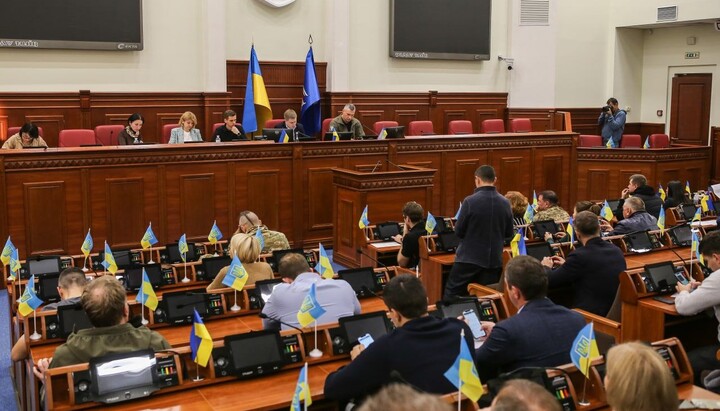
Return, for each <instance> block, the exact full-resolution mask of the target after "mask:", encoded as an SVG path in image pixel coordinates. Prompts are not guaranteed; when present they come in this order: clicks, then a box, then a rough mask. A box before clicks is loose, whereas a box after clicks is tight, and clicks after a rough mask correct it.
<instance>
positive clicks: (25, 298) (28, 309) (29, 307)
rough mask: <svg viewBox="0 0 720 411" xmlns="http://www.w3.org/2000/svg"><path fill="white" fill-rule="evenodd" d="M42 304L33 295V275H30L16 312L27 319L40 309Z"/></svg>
mask: <svg viewBox="0 0 720 411" xmlns="http://www.w3.org/2000/svg"><path fill="white" fill-rule="evenodd" d="M42 303H43V301H42V300H41V299H40V298H38V296H37V295H36V294H35V275H32V276H31V277H30V279H29V280H28V283H27V286H25V292H23V295H22V297H20V305H18V312H19V313H20V314H22V316H23V317H27V316H28V315H29V314H30V313H32V312H33V311H35V310H36V309H37V308H38V307H40V306H41V305H42Z"/></svg>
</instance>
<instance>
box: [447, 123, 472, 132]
mask: <svg viewBox="0 0 720 411" xmlns="http://www.w3.org/2000/svg"><path fill="white" fill-rule="evenodd" d="M472 132H473V127H472V121H470V120H453V121H451V122H450V123H448V133H450V134H472Z"/></svg>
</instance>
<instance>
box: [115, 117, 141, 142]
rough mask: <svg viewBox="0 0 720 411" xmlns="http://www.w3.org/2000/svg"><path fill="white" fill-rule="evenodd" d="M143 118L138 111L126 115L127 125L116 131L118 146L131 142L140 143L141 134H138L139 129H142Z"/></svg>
mask: <svg viewBox="0 0 720 411" xmlns="http://www.w3.org/2000/svg"><path fill="white" fill-rule="evenodd" d="M144 122H145V119H144V118H143V116H142V114H140V113H133V114H131V115H130V117H128V120H127V125H126V126H125V128H124V129H123V130H122V131H121V132H120V133H118V145H119V146H130V145H133V144H139V143H142V142H143V140H142V136H141V135H140V129H142V126H143V123H144Z"/></svg>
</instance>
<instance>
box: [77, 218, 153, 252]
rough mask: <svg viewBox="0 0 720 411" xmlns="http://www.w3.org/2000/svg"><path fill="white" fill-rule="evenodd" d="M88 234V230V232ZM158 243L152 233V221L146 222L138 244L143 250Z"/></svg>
mask: <svg viewBox="0 0 720 411" xmlns="http://www.w3.org/2000/svg"><path fill="white" fill-rule="evenodd" d="M88 234H89V232H88ZM157 243H158V239H157V237H155V233H153V230H152V223H150V224H148V228H147V230H145V234H143V237H142V240H140V245H141V246H142V248H143V250H145V249H147V248H150V247H152V246H154V245H155V244H157Z"/></svg>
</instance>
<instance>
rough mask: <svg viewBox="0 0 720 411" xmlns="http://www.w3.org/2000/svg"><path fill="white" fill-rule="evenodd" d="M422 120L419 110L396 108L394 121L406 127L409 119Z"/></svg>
mask: <svg viewBox="0 0 720 411" xmlns="http://www.w3.org/2000/svg"><path fill="white" fill-rule="evenodd" d="M416 120H422V118H420V110H396V111H395V121H397V122H398V123H399V124H400V125H401V126H404V127H406V128H407V126H408V124H410V122H411V121H416Z"/></svg>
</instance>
